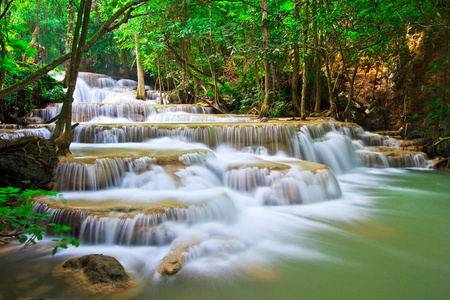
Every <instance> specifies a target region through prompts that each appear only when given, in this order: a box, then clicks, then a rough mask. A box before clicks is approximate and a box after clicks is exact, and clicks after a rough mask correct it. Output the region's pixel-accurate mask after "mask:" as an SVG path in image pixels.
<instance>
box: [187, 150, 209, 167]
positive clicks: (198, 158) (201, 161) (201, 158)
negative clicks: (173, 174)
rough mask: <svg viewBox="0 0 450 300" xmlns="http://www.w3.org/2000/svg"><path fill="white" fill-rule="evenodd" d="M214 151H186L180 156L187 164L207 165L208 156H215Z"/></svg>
mask: <svg viewBox="0 0 450 300" xmlns="http://www.w3.org/2000/svg"><path fill="white" fill-rule="evenodd" d="M215 157H216V156H215V154H214V153H213V152H206V153H205V152H195V153H186V154H184V155H182V156H180V157H179V158H178V160H179V161H181V162H182V163H183V164H184V165H185V166H192V165H199V166H203V167H206V160H207V159H208V158H215Z"/></svg>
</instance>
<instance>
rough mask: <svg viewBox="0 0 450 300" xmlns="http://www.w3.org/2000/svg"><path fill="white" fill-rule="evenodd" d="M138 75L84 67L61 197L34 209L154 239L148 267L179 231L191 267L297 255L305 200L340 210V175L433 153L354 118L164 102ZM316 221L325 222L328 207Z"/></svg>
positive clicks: (42, 131) (412, 163)
mask: <svg viewBox="0 0 450 300" xmlns="http://www.w3.org/2000/svg"><path fill="white" fill-rule="evenodd" d="M135 87H136V82H135V81H132V80H128V79H121V80H118V81H116V80H114V79H112V78H110V77H108V76H106V75H99V74H90V73H82V74H80V77H79V80H78V83H77V90H76V93H75V96H74V97H75V102H74V103H73V106H72V113H73V115H72V121H73V122H79V123H81V124H79V125H78V126H77V127H76V128H75V129H74V140H73V143H72V144H71V152H72V155H71V156H68V157H64V158H61V159H60V162H59V165H58V167H57V169H56V173H55V190H56V191H58V192H60V193H61V194H62V197H64V199H66V200H67V204H62V203H59V202H55V203H53V202H50V200H48V199H47V200H46V199H44V200H43V199H37V200H36V201H37V202H36V203H35V206H34V209H35V210H36V211H37V212H40V213H50V214H51V216H50V217H49V219H48V220H47V221H45V222H47V223H45V224H48V223H58V224H65V225H68V226H71V227H72V231H71V232H70V235H71V236H74V237H77V238H78V239H79V240H80V242H81V245H82V246H81V247H83V246H84V245H91V246H95V247H98V248H96V249H100V250H101V249H109V250H111V249H118V248H120V249H124V248H125V249H126V250H125V252H127V251H129V250H130V249H135V248H139V247H136V246H140V247H142V248H143V249H144V248H145V249H151V250H152V251H153V253H155V257H156V258H155V259H153V260H150V261H146V262H145V263H142V262H140V265H142V266H143V267H142V268H143V269H145V272H149V273H154V272H156V270H157V269H158V264H159V263H160V262H159V259H161V258H163V257H165V256H166V255H167V254H168V253H167V251H171V250H169V249H173V248H176V247H177V245H178V243H177V241H183V240H189V241H195V243H187V244H185V245H188V246H186V249H184V250H185V251H184V252H183V253H184V254H183V255H184V256H183V257H184V260H185V263H186V264H187V271H186V272H187V273H188V274H191V273H189V272H192V269H189V268H190V267H192V266H193V265H195V264H200V265H201V266H203V268H205V266H207V267H208V268H209V269H211V270H217V269H221V268H222V267H221V266H224V265H226V266H228V267H227V269H230V268H235V267H236V265H237V264H238V263H236V262H237V261H243V262H245V263H248V264H251V262H252V260H251V259H249V257H258V258H261V260H262V261H267V262H272V261H276V260H277V259H279V257H296V255H298V253H299V252H301V251H299V247H298V246H297V245H295V246H293V243H292V241H293V240H296V239H298V237H299V232H301V230H302V228H303V227H302V226H306V225H305V224H306V223H308V222H309V221H308V218H309V214H310V212H316V211H321V213H323V211H326V212H327V213H328V214H336V215H337V214H339V213H340V212H339V211H338V212H333V207H335V206H336V204H335V206H333V204H331V203H334V202H338V203H341V202H343V201H341V200H346V197H348V193H347V194H346V190H345V185H346V184H347V183H346V181H345V180H343V179H342V178H345V176H349V174H352V173H353V172H357V170H359V169H364V170H365V169H366V168H410V167H416V168H417V167H424V166H426V165H427V163H428V160H427V157H426V155H425V154H424V153H421V152H419V151H413V150H404V149H402V148H404V147H402V146H403V145H405V142H401V141H398V140H396V139H392V138H389V137H386V136H383V135H380V134H373V133H370V132H365V131H364V130H363V129H362V128H361V127H360V126H358V125H355V124H352V123H347V122H337V121H334V120H329V119H326V120H320V119H308V121H305V122H304V121H294V120H287V119H285V120H274V119H271V120H269V121H268V122H259V120H257V119H256V117H251V116H246V115H220V114H213V112H214V111H213V109H212V108H210V107H203V106H201V105H196V104H192V105H188V104H180V105H178V104H170V103H169V104H167V101H168V98H167V96H166V94H163V93H160V92H158V91H151V90H147V91H146V93H147V99H146V100H143V101H141V100H136V99H135ZM161 94H162V98H161ZM60 110H61V104H52V105H49V106H48V107H47V108H45V109H40V110H35V111H34V113H33V116H34V117H35V118H36V120H42V121H48V120H50V119H52V118H53V117H55V116H57V115H58V114H59V112H60ZM52 126H53V125H46V126H43V125H39V124H35V125H33V127H32V128H30V129H19V128H17V127H14V128H13V127H7V126H4V127H2V128H3V129H1V130H0V138H2V139H5V138H14V137H16V136H23V135H42V136H45V137H50V135H51V132H52V130H53V127H52ZM332 200H338V201H332ZM319 203H321V204H319ZM320 205H324V206H320ZM303 207H310V208H303ZM320 207H325V208H324V209H321V208H320ZM330 207H331V209H330ZM324 214H325V213H324ZM319 219H320V218H319ZM314 226H316V227H326V226H328V224H327V219H326V218H324V219H320V222H318V224H315V225H314ZM313 230H316V228H315V227H314V229H313ZM268 249H269V250H268ZM76 251H78V250H74V253H76ZM96 251H97V250H96ZM111 251H114V250H111ZM121 251H122V250H121ZM156 260H158V261H157V262H155V261H156ZM205 261H207V262H205ZM232 262H235V263H232ZM211 272H213V271H211Z"/></svg>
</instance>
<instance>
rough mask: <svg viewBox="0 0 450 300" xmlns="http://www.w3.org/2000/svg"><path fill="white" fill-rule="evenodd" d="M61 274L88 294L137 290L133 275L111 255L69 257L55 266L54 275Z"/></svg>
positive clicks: (77, 289)
mask: <svg viewBox="0 0 450 300" xmlns="http://www.w3.org/2000/svg"><path fill="white" fill-rule="evenodd" d="M61 275H63V276H64V277H65V279H66V282H67V283H68V284H69V285H71V286H72V288H73V289H74V290H76V291H77V292H81V293H82V294H86V295H109V294H113V293H114V294H116V293H124V292H127V293H132V294H134V293H135V292H136V289H135V284H134V283H133V281H132V279H131V277H130V276H129V275H128V274H127V272H125V270H124V268H123V267H122V265H121V264H120V263H119V262H118V261H117V260H116V259H115V258H114V257H111V256H104V255H102V254H91V255H85V256H81V257H76V258H72V259H69V260H67V261H65V262H64V263H63V264H62V265H60V266H58V267H56V268H55V271H54V276H55V277H57V276H61ZM128 296H129V295H128V294H127V296H124V298H127V297H128Z"/></svg>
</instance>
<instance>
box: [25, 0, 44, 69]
mask: <svg viewBox="0 0 450 300" xmlns="http://www.w3.org/2000/svg"><path fill="white" fill-rule="evenodd" d="M40 4H41V0H36V26H35V27H34V31H33V34H32V35H31V41H30V48H31V49H38V48H39V45H38V42H37V40H38V39H39V6H40ZM38 56H39V51H38V53H36V56H35V57H32V58H30V59H29V61H31V62H35V63H36V64H38V63H39V61H40V59H39V58H38ZM23 61H25V54H23Z"/></svg>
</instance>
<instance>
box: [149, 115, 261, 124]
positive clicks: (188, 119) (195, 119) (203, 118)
mask: <svg viewBox="0 0 450 300" xmlns="http://www.w3.org/2000/svg"><path fill="white" fill-rule="evenodd" d="M147 122H149V123H201V122H209V123H210V122H235V123H237V122H255V120H253V119H251V118H240V117H231V116H226V117H217V116H208V115H192V114H188V113H183V114H181V113H163V114H161V113H160V114H155V115H151V116H149V117H148V118H147Z"/></svg>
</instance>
